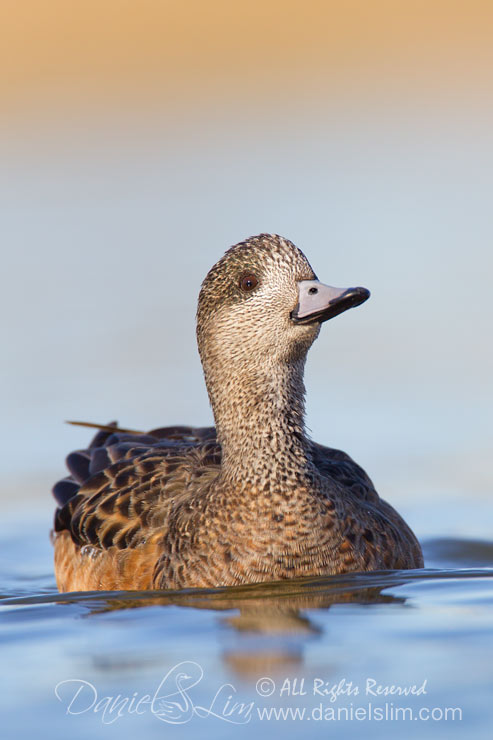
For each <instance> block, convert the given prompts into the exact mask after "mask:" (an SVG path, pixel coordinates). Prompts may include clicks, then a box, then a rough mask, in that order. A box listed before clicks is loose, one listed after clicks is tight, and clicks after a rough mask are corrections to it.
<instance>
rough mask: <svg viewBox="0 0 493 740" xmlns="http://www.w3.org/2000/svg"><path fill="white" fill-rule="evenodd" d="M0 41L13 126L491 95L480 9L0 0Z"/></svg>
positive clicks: (486, 25) (437, 1)
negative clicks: (216, 107) (392, 96)
mask: <svg viewBox="0 0 493 740" xmlns="http://www.w3.org/2000/svg"><path fill="white" fill-rule="evenodd" d="M0 29H1V30H0V100H1V101H2V102H1V105H2V107H3V108H4V113H7V118H8V119H12V120H13V119H15V118H16V117H17V116H18V115H19V114H21V115H25V113H26V111H30V110H40V109H42V108H43V106H48V107H50V108H53V106H55V107H57V106H63V107H64V108H67V107H68V108H71V107H75V108H77V107H78V106H87V105H88V104H90V105H106V106H110V107H111V106H113V105H120V104H122V103H124V104H125V103H126V104H128V103H129V102H131V101H135V102H138V101H141V100H149V101H155V102H156V101H157V102H158V103H161V104H164V103H166V101H167V100H168V99H169V98H170V96H171V98H172V99H175V100H180V99H187V98H190V97H191V98H193V100H195V101H206V100H211V99H214V98H217V96H220V97H227V96H236V97H237V98H239V99H241V98H244V99H245V100H248V99H249V98H250V96H252V95H253V96H258V95H260V96H261V97H262V96H263V97H265V98H268V97H269V96H271V95H272V94H273V93H275V95H276V96H277V95H280V96H281V98H282V93H283V90H284V91H286V95H287V99H289V96H290V95H293V94H296V92H301V91H303V92H304V93H305V94H308V95H317V92H318V91H320V90H323V91H324V94H326V93H327V92H330V91H331V90H336V89H338V88H341V87H346V88H347V87H348V86H349V87H351V88H356V89H361V90H362V91H364V90H366V91H367V92H370V94H371V90H372V88H374V87H375V86H377V85H381V84H387V85H392V86H394V88H395V89H396V90H399V88H401V87H403V86H404V87H405V88H406V89H409V88H411V89H413V88H414V89H429V90H431V91H433V90H442V91H443V90H449V91H451V92H453V91H454V90H457V89H459V90H460V89H463V90H464V91H467V90H468V89H470V88H471V87H472V88H477V89H479V90H482V91H483V92H485V93H487V92H488V90H489V91H491V90H493V2H491V0H461V1H458V0H339V1H337V2H336V1H335V0H326V1H325V2H319V1H317V2H311V1H310V0H304V1H301V0H281V1H277V0H271V1H270V2H269V0H263V1H259V0H249V2H245V3H240V2H237V1H236V0H133V1H130V0H80V1H79V0H21V1H19V0H2V2H1V6H0ZM256 99H258V98H256Z"/></svg>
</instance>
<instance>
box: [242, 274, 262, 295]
mask: <svg viewBox="0 0 493 740" xmlns="http://www.w3.org/2000/svg"><path fill="white" fill-rule="evenodd" d="M257 285H258V280H257V278H256V277H255V275H253V274H252V273H247V274H246V275H242V276H241V278H240V289H241V290H242V291H243V292H244V293H248V291H249V290H253V289H254V288H256V287H257Z"/></svg>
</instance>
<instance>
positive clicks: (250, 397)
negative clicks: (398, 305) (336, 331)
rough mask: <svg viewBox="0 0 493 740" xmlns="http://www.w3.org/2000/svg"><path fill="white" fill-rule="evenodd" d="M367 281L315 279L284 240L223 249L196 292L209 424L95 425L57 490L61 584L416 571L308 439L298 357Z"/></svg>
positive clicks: (409, 550)
mask: <svg viewBox="0 0 493 740" xmlns="http://www.w3.org/2000/svg"><path fill="white" fill-rule="evenodd" d="M369 296H370V293H369V291H368V290H367V289H366V288H362V287H355V288H334V287H331V286H329V285H326V284H324V283H322V282H321V281H320V280H319V279H318V278H317V276H316V275H315V273H314V271H313V269H312V267H311V266H310V263H309V262H308V260H307V258H306V257H305V255H304V254H303V252H302V251H301V250H300V249H298V248H297V247H296V246H295V245H294V244H293V243H292V242H291V241H289V240H288V239H285V238H283V237H281V236H279V235H276V234H259V235H258V236H254V237H251V238H248V239H246V240H244V241H242V242H240V243H238V244H236V245H235V246H233V247H231V248H230V249H228V250H227V251H226V253H225V254H224V255H223V256H222V257H221V258H220V259H219V261H218V262H216V264H215V265H214V266H213V267H212V268H211V270H210V271H209V272H208V274H207V276H206V277H205V279H204V281H203V283H202V286H201V289H200V294H199V299H198V307H197V315H196V319H197V322H196V333H197V343H198V349H199V355H200V359H201V363H202V368H203V372H204V378H205V383H206V387H207V392H208V395H209V400H210V404H211V407H212V412H213V415H214V421H215V426H211V427H191V426H168V427H160V428H158V429H153V430H151V431H149V432H141V431H136V430H132V429H126V428H120V427H119V426H118V424H117V423H116V422H111V423H110V424H107V425H91V424H88V426H96V427H97V428H98V431H97V433H96V436H95V437H94V438H93V440H92V442H91V443H90V444H89V446H88V448H87V449H84V450H77V451H75V452H72V453H70V454H69V455H68V457H67V460H66V462H67V467H68V472H69V474H68V475H67V477H65V478H64V479H62V480H60V481H58V483H56V484H55V486H54V488H53V494H54V497H55V500H56V502H57V508H56V512H55V522H54V528H53V531H52V538H53V544H54V561H55V577H56V582H57V587H58V589H59V591H60V592H67V591H97V590H110V591H111V590H150V589H162V590H169V589H171V590H180V589H184V588H220V587H229V586H239V585H243V584H250V583H262V582H267V581H283V580H285V579H293V578H302V577H307V576H331V575H338V574H343V573H353V572H365V571H379V570H399V569H410V568H421V567H422V566H423V555H422V551H421V547H420V545H419V542H418V540H417V538H416V536H415V535H414V533H413V532H412V531H411V529H410V528H409V526H408V525H407V524H406V522H405V521H404V520H403V518H402V517H401V516H400V515H399V514H398V513H397V512H396V511H395V509H394V508H392V506H390V504H388V503H386V502H385V501H384V500H382V499H381V498H380V497H379V495H378V493H377V491H376V490H375V487H374V485H373V483H372V481H371V479H370V478H369V477H368V475H367V474H366V473H365V471H364V470H363V469H362V468H361V467H360V466H359V465H358V464H357V463H355V462H354V461H353V460H352V458H351V457H350V456H349V455H348V454H346V453H345V452H342V451H341V450H337V449H332V448H330V447H326V446H324V445H322V444H319V443H316V442H314V441H312V440H311V439H310V437H309V436H308V434H307V431H306V427H305V387H304V368H305V361H306V357H307V353H308V350H309V349H310V347H311V345H312V344H313V342H314V341H315V339H316V338H317V337H318V335H319V333H320V329H321V326H322V324H323V323H324V322H326V321H328V320H329V319H332V318H334V317H336V316H338V315H339V314H341V313H342V312H344V311H346V310H348V309H350V308H353V307H356V306H359V305H361V304H362V303H363V302H364V301H366V300H367V299H368V298H369Z"/></svg>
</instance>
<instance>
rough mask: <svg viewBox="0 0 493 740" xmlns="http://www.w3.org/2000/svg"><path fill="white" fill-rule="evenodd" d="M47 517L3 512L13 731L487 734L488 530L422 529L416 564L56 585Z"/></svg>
mask: <svg viewBox="0 0 493 740" xmlns="http://www.w3.org/2000/svg"><path fill="white" fill-rule="evenodd" d="M6 524H8V526H6ZM46 524H47V521H46V515H45V514H42V513H41V512H39V513H38V515H37V516H35V517H33V516H32V515H31V516H28V517H27V518H22V519H21V518H20V517H19V516H18V515H17V516H14V517H11V519H10V521H9V522H7V523H6V522H3V525H2V534H1V537H0V546H1V552H2V557H1V561H0V584H1V599H2V601H1V607H0V619H1V622H2V631H1V643H2V655H3V665H4V667H6V666H8V675H7V674H6V673H5V671H4V687H3V690H2V692H1V700H2V703H3V704H4V706H3V708H2V730H3V737H5V738H11V737H12V738H13V737H27V736H30V734H31V733H32V732H33V731H34V728H35V727H38V726H43V727H46V728H49V732H50V737H52V738H63V737H66V736H67V735H71V736H73V737H84V736H87V735H90V736H91V737H94V738H99V737H101V738H103V737H113V736H114V737H116V736H118V737H133V736H134V734H135V733H141V734H145V736H146V737H150V738H153V737H156V738H157V737H162V736H163V734H166V735H168V736H171V737H177V738H182V737H183V738H188V737H190V736H192V735H193V736H195V734H196V733H200V736H201V737H211V738H212V737H214V738H215V737H219V738H222V737H224V738H227V737H231V733H232V732H234V735H235V736H238V737H251V736H252V735H251V734H252V733H253V732H254V733H255V734H256V735H257V736H258V737H268V736H270V735H271V733H272V732H273V731H276V728H277V726H278V725H279V724H281V727H282V729H281V731H282V733H283V734H284V735H286V736H287V737H293V738H295V737H299V734H300V732H310V736H313V737H326V736H327V734H328V733H336V734H337V737H353V736H354V733H355V732H356V731H358V730H359V728H361V731H363V732H364V733H365V736H367V737H395V734H396V733H397V732H398V733H399V735H400V736H403V737H406V738H407V737H417V736H423V735H424V736H426V737H464V733H465V731H466V728H467V734H468V736H471V737H477V738H482V737H484V738H486V737H489V736H490V735H489V733H490V727H491V720H492V719H493V717H492V710H491V678H492V668H491V650H492V638H491V625H492V616H493V544H492V543H491V542H488V541H480V540H466V539H459V538H455V539H454V538H439V539H428V540H425V542H424V551H425V558H426V565H427V567H426V568H425V569H423V570H421V571H412V572H405V571H402V572H393V573H389V572H381V573H369V574H356V575H354V574H353V575H349V576H340V577H333V578H309V579H300V580H297V581H293V582H290V583H288V584H264V585H261V586H246V587H240V588H234V589H217V590H210V591H209V590H193V589H191V590H186V591H181V592H170V593H166V592H156V593H151V594H150V593H146V592H128V593H124V592H117V593H111V592H102V593H80V594H58V593H57V590H56V587H55V583H54V578H53V573H52V562H51V558H52V553H51V545H50V543H49V541H48V537H47V531H46ZM179 687H181V691H179ZM392 687H394V688H392ZM413 687H414V688H413ZM378 691H380V692H384V693H380V694H379V693H377V692H378ZM409 691H414V692H415V693H407V694H406V693H388V692H409ZM385 692H387V693H385ZM272 709H274V710H275V711H280V710H285V711H286V712H288V715H287V716H288V717H289V719H287V720H286V719H282V718H278V719H276V717H275V714H271V717H270V719H268V718H267V717H266V716H264V717H263V718H262V712H269V711H272ZM294 711H298V712H304V715H301V714H298V715H296V714H294V715H293V714H289V713H290V712H294ZM401 712H402V713H403V714H401ZM420 713H421V714H420ZM409 717H412V719H410V718H409ZM306 722H310V725H308V726H306Z"/></svg>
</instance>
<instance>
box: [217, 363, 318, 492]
mask: <svg viewBox="0 0 493 740" xmlns="http://www.w3.org/2000/svg"><path fill="white" fill-rule="evenodd" d="M304 364H305V357H304V356H303V357H298V358H297V359H296V360H295V361H293V362H291V363H282V364H281V363H279V364H276V365H275V366H274V365H270V366H268V367H264V366H262V367H255V368H246V369H245V368H244V367H242V368H240V369H239V370H238V372H237V373H236V374H235V375H234V378H233V380H232V379H231V369H230V368H229V369H228V371H227V372H225V373H224V377H223V372H221V371H219V372H218V370H217V366H216V367H215V368H214V380H213V381H211V378H210V374H209V373H208V372H207V368H205V374H206V382H207V388H208V391H209V397H210V399H211V404H212V408H213V411H214V418H215V421H216V430H217V437H218V441H219V442H220V443H221V447H222V465H221V468H222V472H221V475H222V477H223V478H225V479H227V480H228V481H230V482H233V481H234V484H235V485H236V486H238V485H244V486H250V487H252V486H254V487H256V488H257V489H258V490H266V489H272V488H273V487H279V485H280V484H282V486H283V488H286V487H289V486H290V484H292V485H293V486H299V485H300V484H302V483H303V482H308V481H313V471H314V467H313V463H312V460H311V453H310V446H309V442H308V440H307V438H306V436H305V425H304V415H305V404H304V395H305V387H304V383H303V372H304Z"/></svg>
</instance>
